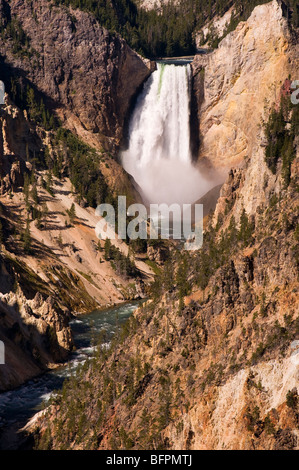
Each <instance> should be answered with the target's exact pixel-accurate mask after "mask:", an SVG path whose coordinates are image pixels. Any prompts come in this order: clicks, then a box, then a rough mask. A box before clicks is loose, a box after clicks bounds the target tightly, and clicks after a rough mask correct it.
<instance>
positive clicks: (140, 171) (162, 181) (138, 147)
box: [122, 63, 210, 204]
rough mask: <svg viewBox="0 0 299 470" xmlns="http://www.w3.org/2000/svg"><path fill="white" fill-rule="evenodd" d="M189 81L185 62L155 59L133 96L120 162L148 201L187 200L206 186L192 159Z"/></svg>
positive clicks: (204, 189)
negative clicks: (143, 83)
mask: <svg viewBox="0 0 299 470" xmlns="http://www.w3.org/2000/svg"><path fill="white" fill-rule="evenodd" d="M190 84H191V68H190V65H189V64H188V65H184V66H182V65H180V66H177V65H166V64H163V63H159V64H158V67H157V70H156V71H155V72H154V73H153V74H152V75H151V77H150V78H149V79H148V81H147V82H146V83H145V85H144V88H143V90H142V92H141V94H140V96H139V98H138V100H137V104H136V107H135V109H134V112H133V115H132V118H131V121H130V125H129V146H128V149H127V150H126V151H124V152H123V153H122V163H123V166H124V168H125V170H126V171H127V172H128V173H129V174H131V175H132V176H133V178H134V179H135V181H136V183H137V184H138V185H139V187H140V188H141V191H142V193H143V197H144V198H145V200H146V201H147V202H148V203H166V204H172V203H179V204H189V203H193V202H195V201H196V200H197V199H199V198H200V197H201V196H203V195H204V194H205V193H206V192H207V191H208V190H209V189H210V183H209V182H207V181H206V180H205V179H204V178H203V176H202V175H201V174H200V172H199V170H198V169H197V168H196V167H195V166H194V165H193V164H192V156H191V149H190V92H191V86H190Z"/></svg>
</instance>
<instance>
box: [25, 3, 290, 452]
mask: <svg viewBox="0 0 299 470" xmlns="http://www.w3.org/2000/svg"><path fill="white" fill-rule="evenodd" d="M270 13H271V16H270V15H269V14H270ZM267 15H268V17H267ZM262 18H263V20H262ZM266 18H267V31H266V39H267V41H266V42H264V39H262V24H263V27H264V28H265V24H266ZM269 18H270V20H269ZM268 32H269V36H268ZM264 35H265V32H264ZM233 39H234V40H235V41H236V43H237V44H238V47H239V48H240V50H241V53H239V55H238V54H237V46H236V48H235V45H234V41H233ZM238 41H239V42H238ZM291 50H292V51H293V55H292V57H291V56H290V51H291ZM296 53H297V46H296V45H295V44H293V43H292V37H291V35H289V32H288V28H287V24H286V22H285V20H284V18H283V15H282V10H281V8H280V6H279V4H278V3H277V2H271V3H270V4H268V5H264V6H261V7H258V8H256V10H255V11H254V13H253V15H252V17H251V18H250V20H249V22H247V23H246V24H241V25H240V26H239V27H238V28H237V30H236V32H235V33H233V34H232V36H231V37H230V36H229V37H228V38H227V39H226V40H224V41H223V42H222V44H221V45H220V48H219V51H218V52H217V51H215V52H214V53H213V54H212V55H211V56H210V57H207V58H201V59H199V58H196V60H195V63H194V64H193V67H195V65H196V62H197V61H198V63H199V67H198V70H197V71H198V73H199V75H198V84H199V85H198V86H199V88H198V90H199V93H201V95H200V96H201V97H202V98H204V96H205V99H202V100H201V103H202V107H201V113H202V114H201V113H200V115H199V117H200V122H201V129H202V133H203V134H204V136H205V137H204V139H203V144H204V148H203V155H204V156H205V157H206V159H207V160H208V161H209V162H210V165H211V164H212V165H214V166H215V167H227V166H229V165H232V163H234V164H235V165H236V167H235V168H234V169H232V170H231V171H230V173H229V175H228V177H227V179H226V182H225V184H224V185H223V187H222V189H221V192H220V197H219V200H218V203H217V206H216V210H215V213H214V215H213V217H211V218H210V221H209V222H208V223H207V224H206V227H205V235H204V245H203V247H202V249H201V250H199V251H198V252H195V253H188V252H187V253H186V252H185V253H184V252H183V253H179V252H178V251H176V250H175V249H174V248H173V247H172V249H171V250H170V253H169V254H168V256H169V258H168V261H165V262H164V264H165V269H164V270H161V271H160V274H159V275H158V276H157V277H156V281H155V283H154V285H153V286H152V290H151V300H150V301H148V302H147V304H146V305H145V306H144V307H143V308H141V309H139V310H138V311H136V312H135V313H134V315H133V316H132V318H131V320H130V322H129V323H128V325H127V326H126V327H125V328H124V329H123V330H122V331H120V332H119V333H118V334H117V335H116V338H115V341H114V342H113V343H112V345H111V348H110V349H109V350H107V349H106V348H105V347H101V345H100V346H99V349H98V352H97V355H96V357H95V358H94V359H93V360H91V361H90V362H88V363H86V364H85V366H84V367H83V368H82V369H81V370H80V371H79V372H78V374H77V376H76V377H75V378H73V379H72V380H71V381H70V382H69V383H68V384H65V386H64V388H63V390H62V392H61V394H60V395H58V396H57V397H55V398H54V399H53V400H52V402H51V404H50V406H49V408H48V409H47V410H46V411H45V412H44V413H43V415H42V416H39V417H38V419H36V420H35V421H34V422H33V423H32V424H31V425H29V427H27V431H28V430H29V432H33V433H35V437H36V445H37V447H38V448H41V449H114V450H116V449H180V450H181V449H242V450H245V449H246V450H253V449H255V450H256V449H267V450H268V449H269V450H270V449H271V450H279V449H281V450H290V449H297V450H298V447H299V426H298V423H299V398H298V384H299V375H298V374H299V361H298V357H299V336H298V335H299V329H298V325H299V323H298V320H299V303H298V299H299V297H298V274H299V271H298V268H299V258H298V237H299V227H298V219H299V213H298V208H299V204H298V203H299V197H298V182H299V180H298V178H299V174H298V164H299V153H298V147H299V146H298V124H299V123H298V110H297V108H296V107H294V106H292V105H291V103H290V96H289V94H290V90H289V87H288V86H287V83H286V82H285V79H286V78H287V77H286V74H287V75H288V73H289V72H291V71H295V70H298V55H296ZM230 54H231V55H230ZM215 57H216V58H218V59H217V60H218V61H217V70H218V74H219V77H220V79H219V80H218V75H217V74H216V62H215ZM203 64H205V66H206V69H205V75H204V74H203V73H202V74H201V72H200V71H201V70H202V66H203ZM237 64H238V67H239V68H238V74H239V75H238V77H239V78H238V77H235V78H236V80H235V79H234V80H233V79H232V77H233V75H234V73H235V72H236V65H237ZM256 64H257V65H256ZM251 69H253V71H254V72H255V74H256V75H257V76H256V77H255V75H254V74H253V73H252V72H251ZM245 71H246V73H245ZM265 73H266V75H265V76H264V75H263V74H265ZM267 73H268V75H267ZM246 74H247V75H246ZM279 74H280V78H279V79H278V82H277V75H279ZM200 75H201V76H200ZM212 76H213V77H214V80H215V81H214V83H212V82H211V77H212ZM247 76H248V78H246V77H247ZM269 77H271V79H269ZM250 80H252V81H253V82H254V84H251V82H250ZM269 80H270V83H269ZM279 82H280V83H279ZM203 83H205V87H207V88H204V87H203V86H202V85H203ZM272 83H273V84H274V86H273V89H272V90H271V85H272ZM208 85H209V86H210V88H208ZM258 85H259V86H258ZM245 86H246V88H245ZM248 90H249V91H250V93H254V97H255V100H252V99H251V97H250V98H249V91H248ZM273 90H276V96H275V92H274V91H273ZM203 91H204V92H205V95H203ZM264 98H265V99H266V100H268V102H267V106H266V107H264V104H265V103H264ZM286 100H287V101H286ZM286 103H288V104H286ZM272 105H273V109H274V111H275V112H276V113H277V115H276V114H275V119H276V121H275V122H274V124H273V127H272V128H271V132H270V134H269V135H267V132H266V131H265V126H264V125H262V123H261V122H260V121H261V118H263V119H264V120H265V122H266V123H269V122H271V118H270V119H269V114H270V107H271V106H272ZM272 112H273V111H272ZM218 119H219V120H218ZM278 119H280V120H282V121H284V124H283V126H282V127H281V128H280V127H279V126H278ZM275 124H276V126H275ZM205 126H206V127H205ZM232 129H233V130H234V132H232V133H231V130H232ZM266 129H267V126H266ZM204 131H205V132H204ZM243 134H244V135H245V137H244V135H243ZM212 136H213V139H212ZM282 137H283V140H282V142H283V144H280V146H276V147H275V142H276V141H275V139H276V138H277V139H282ZM241 144H242V145H243V146H244V148H243V147H242V145H241ZM274 148H275V149H276V150H275V151H276V153H275V155H276V158H277V160H276V164H275V168H273V166H272V167H271V162H270V160H269V155H270V156H271V157H272V153H271V152H274V150H273V149H274ZM242 157H243V161H242ZM244 157H246V158H244ZM217 159H218V160H219V161H218V160H217ZM241 162H242V165H240V163H241ZM286 169H287V170H288V172H286Z"/></svg>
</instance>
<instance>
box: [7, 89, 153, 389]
mask: <svg viewBox="0 0 299 470" xmlns="http://www.w3.org/2000/svg"><path fill="white" fill-rule="evenodd" d="M77 143H78V142H77ZM46 148H47V149H48V152H49V155H50V153H51V154H52V157H53V158H54V156H55V155H57V154H60V155H61V144H59V143H57V142H56V141H55V131H45V130H44V129H43V128H42V127H41V126H39V125H36V123H34V122H32V121H30V120H29V118H28V113H27V112H26V111H22V110H21V109H20V108H18V107H17V106H16V105H15V104H14V103H13V102H12V101H11V100H10V98H9V96H8V95H6V104H5V105H4V106H2V107H1V116H0V176H1V177H0V340H1V341H3V342H4V345H5V365H1V367H0V391H1V390H7V389H12V388H14V387H16V386H18V385H20V384H22V383H23V382H24V381H26V380H28V379H29V378H31V377H33V376H36V375H38V374H40V373H41V372H42V371H44V370H46V369H47V368H49V367H54V366H55V364H57V363H59V362H61V361H66V359H67V356H68V353H69V352H70V351H71V350H72V348H73V340H72V334H71V329H70V327H69V320H70V318H71V315H74V314H79V313H85V312H89V311H91V310H93V309H94V308H97V307H105V306H108V305H112V304H115V303H119V302H122V301H125V300H128V299H132V298H135V297H140V296H143V295H144V283H147V282H150V280H151V273H152V272H151V269H150V268H149V267H148V266H147V265H146V264H145V263H144V262H143V260H141V259H138V257H136V259H135V266H136V268H137V273H136V274H137V277H136V278H135V280H134V283H133V282H132V279H131V278H130V277H129V276H126V275H124V273H123V272H122V271H121V270H118V272H116V271H115V269H114V268H113V266H112V263H111V262H110V261H109V260H105V259H104V242H101V244H100V246H99V240H98V239H97V236H96V233H95V227H96V225H97V223H98V221H99V217H98V216H96V215H95V212H94V209H92V208H90V207H87V204H86V202H84V201H81V204H79V202H78V198H77V195H76V194H74V191H73V187H72V184H71V182H70V180H69V179H68V178H67V177H63V178H57V177H56V178H55V177H53V176H51V188H50V187H47V185H45V181H46V180H47V178H48V175H49V172H48V171H46V170H44V169H42V168H43V165H44V163H43V164H42V165H41V164H40V163H39V166H40V169H36V168H34V165H35V163H34V158H32V157H37V156H39V157H40V158H42V160H43V161H44V158H45V157H44V155H45V149H46ZM49 149H50V150H49ZM86 149H87V147H86ZM64 151H66V150H65V149H64ZM65 158H67V156H66V157H65ZM85 158H87V155H85ZM37 161H38V160H37ZM97 165H98V167H99V168H102V169H103V178H105V181H106V185H107V187H109V188H110V189H109V191H111V194H112V195H113V194H114V193H115V194H118V193H119V192H121V194H126V195H127V196H128V197H129V198H131V199H133V200H136V199H135V198H138V194H135V192H134V190H133V189H132V184H131V182H130V180H129V178H128V176H127V175H126V174H125V172H124V171H123V170H122V168H121V167H120V166H119V165H118V164H117V162H115V161H114V160H113V159H112V158H110V157H109V156H108V155H106V157H105V158H103V155H102V154H101V156H100V153H99V155H98V162H97ZM26 188H27V189H26ZM98 190H100V188H98ZM72 204H73V205H74V210H75V220H74V221H72V223H70V218H69V216H68V213H69V211H70V209H71V207H72ZM26 233H27V235H25V234H26ZM26 236H27V239H26ZM26 240H27V242H26ZM26 243H27V247H26ZM114 244H115V246H116V247H117V249H118V250H119V253H122V256H123V257H124V258H123V259H125V257H127V256H128V252H129V250H128V246H127V245H126V244H125V243H123V242H122V241H119V240H115V242H114ZM138 273H139V274H138Z"/></svg>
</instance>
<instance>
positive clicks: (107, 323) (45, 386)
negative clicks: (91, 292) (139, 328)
mask: <svg viewBox="0 0 299 470" xmlns="http://www.w3.org/2000/svg"><path fill="white" fill-rule="evenodd" d="M138 305H140V302H137V301H136V302H135V301H134V302H130V303H126V304H122V305H120V306H117V307H113V308H109V309H107V310H95V311H93V312H91V313H89V314H86V315H80V316H79V317H76V318H75V319H73V320H72V321H71V323H70V324H71V327H72V330H73V333H74V340H75V346H76V351H75V352H74V353H72V354H71V356H70V359H69V361H68V363H67V364H66V365H63V366H61V367H59V368H57V369H55V370H52V371H48V372H46V373H44V374H42V375H40V376H38V377H36V378H34V379H32V380H30V381H28V382H27V383H26V384H24V385H22V386H20V387H18V388H17V389H15V390H12V391H9V392H4V393H1V394H0V450H6V449H16V448H19V446H20V445H21V444H20V438H19V435H18V430H19V429H20V428H21V427H23V426H24V425H25V424H26V422H27V421H28V420H29V419H30V418H31V417H32V416H33V415H34V414H35V413H36V412H38V411H39V410H40V409H41V408H42V406H43V403H44V402H46V401H47V400H48V399H49V397H50V395H51V393H52V392H53V391H54V390H58V389H60V388H61V387H62V385H63V382H64V381H65V379H66V378H67V377H69V376H70V375H71V374H72V373H73V372H74V371H75V370H76V368H77V367H78V365H79V364H82V363H83V362H85V361H86V359H88V358H89V357H92V355H93V351H94V340H95V339H96V338H97V337H98V336H99V334H100V333H101V332H102V331H105V332H106V334H107V340H108V341H109V340H111V338H112V337H113V335H114V334H115V332H116V330H117V328H118V326H120V325H121V324H123V323H124V322H125V321H126V320H127V319H128V318H129V317H130V316H131V315H132V313H133V312H134V310H136V308H137V307H138Z"/></svg>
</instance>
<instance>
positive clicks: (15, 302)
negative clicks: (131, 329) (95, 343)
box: [0, 254, 73, 391]
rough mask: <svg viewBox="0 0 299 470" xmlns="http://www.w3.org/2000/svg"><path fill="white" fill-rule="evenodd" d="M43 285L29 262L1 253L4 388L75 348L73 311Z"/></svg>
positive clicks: (0, 386)
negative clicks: (13, 258)
mask: <svg viewBox="0 0 299 470" xmlns="http://www.w3.org/2000/svg"><path fill="white" fill-rule="evenodd" d="M25 269H26V270H25ZM22 270H24V271H22ZM24 276H27V281H25V282H26V284H25V288H24V292H23V289H22V284H24ZM38 283H39V289H38V288H36V285H38ZM41 286H42V279H41V278H39V277H38V276H37V275H36V274H35V273H34V272H32V271H30V270H29V269H28V268H25V265H21V264H19V262H18V261H12V260H11V259H10V258H9V257H7V256H5V255H4V254H2V255H0V339H1V341H3V342H4V344H5V365H2V366H1V368H0V390H1V391H3V390H9V389H12V388H15V387H17V386H18V385H20V384H22V383H23V382H25V381H26V380H28V379H29V378H32V377H34V376H35V375H38V374H40V373H41V371H43V370H45V369H46V368H48V367H49V366H51V365H52V366H53V364H55V363H57V362H61V361H65V360H66V359H67V356H68V353H69V352H70V351H71V350H72V347H73V338H72V333H71V329H70V327H69V320H70V312H69V311H68V310H67V309H66V308H64V309H63V310H62V309H61V308H60V307H59V305H58V302H57V299H56V300H55V298H54V297H53V296H52V295H51V291H50V290H49V292H48V293H47V292H46V289H42V291H43V290H44V292H42V293H41V291H40V287H41ZM29 291H30V292H29Z"/></svg>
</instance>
